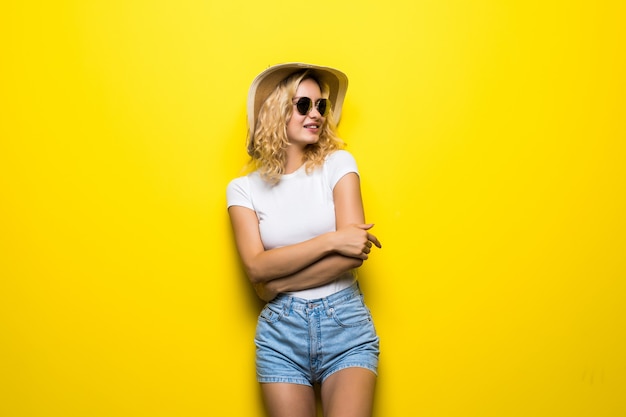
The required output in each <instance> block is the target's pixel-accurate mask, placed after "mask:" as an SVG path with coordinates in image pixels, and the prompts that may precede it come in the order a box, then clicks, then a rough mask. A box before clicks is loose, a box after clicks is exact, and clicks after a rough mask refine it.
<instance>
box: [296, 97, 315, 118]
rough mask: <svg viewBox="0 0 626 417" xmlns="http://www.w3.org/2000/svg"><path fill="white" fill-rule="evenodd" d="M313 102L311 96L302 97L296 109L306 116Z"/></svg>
mask: <svg viewBox="0 0 626 417" xmlns="http://www.w3.org/2000/svg"><path fill="white" fill-rule="evenodd" d="M311 104H312V102H311V99H310V98H308V97H301V98H299V99H298V102H297V103H296V109H297V110H298V113H300V114H301V115H303V116H304V115H306V114H307V113H308V112H309V110H311Z"/></svg>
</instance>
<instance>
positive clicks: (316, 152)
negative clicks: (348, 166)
mask: <svg viewBox="0 0 626 417" xmlns="http://www.w3.org/2000/svg"><path fill="white" fill-rule="evenodd" d="M308 79H310V80H313V81H315V82H316V83H317V85H319V86H320V90H321V92H322V97H328V86H327V85H325V84H324V83H322V82H321V80H320V79H319V78H318V77H316V76H315V73H314V72H313V71H311V70H305V71H298V72H296V73H294V74H292V75H290V76H289V77H287V78H285V79H284V80H283V81H281V82H280V83H279V84H278V86H276V88H275V89H274V91H272V93H271V94H270V95H269V96H268V97H267V99H266V100H265V102H264V103H263V105H262V106H261V109H260V110H259V115H258V118H257V122H256V126H254V128H253V129H252V128H251V129H250V130H249V133H248V149H249V150H250V155H251V156H252V159H251V160H250V163H251V165H252V168H253V169H256V170H258V172H259V174H260V175H261V178H263V179H264V180H265V181H267V182H269V183H270V184H274V185H275V184H277V183H278V182H279V181H280V178H281V176H282V175H283V174H284V173H285V163H286V159H287V151H286V150H287V147H288V146H289V139H288V138H287V123H288V122H289V120H290V119H291V116H292V114H293V103H292V99H293V97H294V96H295V94H296V90H297V89H298V86H299V85H300V83H301V82H302V81H304V80H308ZM331 106H332V103H331ZM331 110H332V109H331ZM252 132H253V133H252ZM344 146H345V143H344V142H343V141H342V140H341V139H340V138H339V137H338V136H337V133H336V123H335V120H334V118H333V112H332V111H330V112H329V113H328V115H327V116H326V118H325V120H324V125H323V126H322V130H321V132H320V137H319V140H318V141H317V143H314V144H310V145H307V146H306V148H305V149H304V164H305V168H306V170H307V172H311V171H312V170H313V169H314V168H315V167H317V166H319V165H322V163H323V162H324V160H325V159H326V157H327V156H328V155H329V154H331V153H332V152H334V151H335V150H338V149H342V148H343V147H344Z"/></svg>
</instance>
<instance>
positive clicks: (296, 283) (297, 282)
mask: <svg viewBox="0 0 626 417" xmlns="http://www.w3.org/2000/svg"><path fill="white" fill-rule="evenodd" d="M362 263H363V260H362V259H358V258H352V257H348V256H343V255H336V254H333V255H329V256H326V257H325V258H322V259H320V260H319V261H317V262H315V263H313V264H311V265H309V266H308V267H306V268H303V269H301V270H300V271H298V272H295V273H293V274H291V275H288V276H285V277H282V278H277V279H274V280H272V281H269V282H266V283H263V284H257V285H255V289H256V291H257V294H258V295H259V297H260V298H262V299H264V300H266V301H269V300H271V299H272V298H274V297H275V296H276V295H277V294H278V293H281V292H286V291H300V290H306V289H309V288H314V287H319V286H320V285H324V284H327V283H329V282H331V281H333V280H334V279H336V278H338V277H339V276H341V275H343V274H344V273H346V272H348V271H350V270H352V269H355V268H358V267H359V266H361V264H362Z"/></svg>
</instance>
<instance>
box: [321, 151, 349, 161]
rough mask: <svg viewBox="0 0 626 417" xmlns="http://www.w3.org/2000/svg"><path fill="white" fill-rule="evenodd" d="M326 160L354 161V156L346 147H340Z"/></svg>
mask: <svg viewBox="0 0 626 417" xmlns="http://www.w3.org/2000/svg"><path fill="white" fill-rule="evenodd" d="M326 161H327V162H333V161H354V156H352V154H351V153H350V152H348V151H347V150H345V149H338V150H336V151H333V152H331V153H330V154H328V156H327V157H326Z"/></svg>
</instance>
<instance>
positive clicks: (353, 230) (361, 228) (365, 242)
mask: <svg viewBox="0 0 626 417" xmlns="http://www.w3.org/2000/svg"><path fill="white" fill-rule="evenodd" d="M373 226H374V225H373V224H350V225H347V226H345V227H342V228H340V229H339V230H337V231H336V232H334V236H333V237H334V247H335V251H336V252H337V253H339V254H341V255H344V256H350V257H352V258H359V259H363V260H365V259H367V258H368V254H369V253H370V251H371V247H372V244H373V245H375V246H376V247H377V248H381V247H382V245H381V244H380V242H379V241H378V238H377V237H376V236H374V235H373V234H371V233H369V232H368V230H370V229H371V228H372V227H373Z"/></svg>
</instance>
